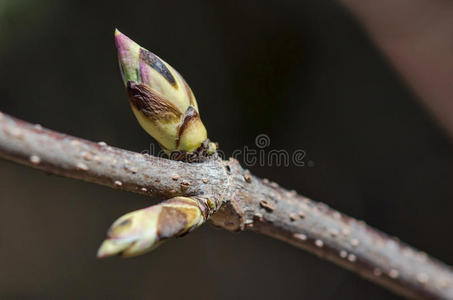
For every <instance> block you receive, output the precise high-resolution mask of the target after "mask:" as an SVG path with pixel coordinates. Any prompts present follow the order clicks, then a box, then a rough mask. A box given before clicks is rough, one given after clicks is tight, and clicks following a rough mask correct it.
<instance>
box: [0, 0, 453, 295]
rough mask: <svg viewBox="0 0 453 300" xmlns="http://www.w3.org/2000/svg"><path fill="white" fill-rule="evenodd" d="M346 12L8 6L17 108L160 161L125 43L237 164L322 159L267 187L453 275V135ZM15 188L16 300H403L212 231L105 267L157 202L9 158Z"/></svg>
mask: <svg viewBox="0 0 453 300" xmlns="http://www.w3.org/2000/svg"><path fill="white" fill-rule="evenodd" d="M346 2H348V1H346ZM349 2H353V1H349ZM368 2H369V1H368ZM418 2H420V1H418ZM347 5H348V6H346V5H345V6H343V5H342V4H341V3H338V2H335V1H327V0H323V1H320V0H311V1H308V0H307V1H289V0H288V1H249V0H245V1H207V0H206V1H153V0H148V1H96V0H92V1H79V0H66V1H57V0H39V1H37V0H35V1H33V0H1V1H0V110H1V111H3V112H5V113H8V114H11V115H14V116H16V117H19V118H22V119H25V120H27V121H30V122H34V123H40V124H42V125H43V126H45V127H48V128H51V129H54V130H58V131H62V132H65V133H68V134H72V135H75V136H79V137H83V138H86V139H89V140H94V141H101V140H102V141H105V142H107V143H108V144H110V145H114V146H118V147H123V148H126V149H130V150H135V151H143V150H146V149H148V148H149V147H150V146H149V145H150V143H153V141H152V140H151V138H150V137H149V136H148V135H147V134H146V133H145V132H144V131H143V130H142V129H141V128H140V127H139V125H138V123H137V122H136V121H135V118H134V116H133V114H132V112H131V111H130V108H129V105H128V103H127V98H126V94H125V91H124V89H123V85H122V82H121V79H120V74H119V71H118V65H117V58H116V51H115V48H114V42H113V30H114V28H115V27H118V28H119V29H120V30H121V31H122V32H123V33H125V34H127V35H129V36H130V37H131V38H133V39H134V40H136V41H137V42H138V43H140V44H141V45H143V46H144V47H146V48H148V49H149V50H151V51H153V52H154V53H156V54H158V55H159V56H161V57H162V58H163V59H165V60H166V61H167V62H169V63H170V64H171V65H172V66H173V67H175V68H176V69H177V70H178V71H179V72H180V73H181V74H183V76H184V77H185V79H186V80H187V82H189V84H190V85H191V87H192V89H193V90H194V92H195V94H196V97H197V99H198V103H199V105H200V108H201V115H202V119H203V122H204V123H205V125H206V127H207V128H208V131H209V136H210V138H211V139H212V140H215V141H218V142H220V145H221V148H222V149H223V150H224V151H225V152H226V153H227V154H228V153H232V151H233V150H234V149H237V148H242V147H243V146H244V145H248V146H249V147H252V148H256V146H255V145H254V140H255V137H256V136H257V135H258V134H267V135H268V136H269V137H270V138H271V146H270V147H269V149H286V150H288V151H294V150H296V149H303V150H305V151H306V161H307V162H309V161H310V164H309V165H310V167H309V166H308V164H306V166H304V167H295V166H291V167H278V166H252V167H250V170H251V171H252V172H253V173H255V174H257V175H259V176H262V177H267V178H269V179H271V180H274V181H277V182H279V183H281V184H282V185H283V186H285V187H287V188H290V189H296V190H297V191H298V192H300V193H302V194H304V195H306V196H309V197H311V198H313V199H315V200H317V201H323V202H326V203H327V204H329V205H330V206H332V207H334V208H336V209H339V210H341V211H343V212H345V213H347V214H350V215H352V216H354V217H356V218H359V219H363V220H365V221H367V223H369V224H371V225H372V226H375V227H377V228H379V229H381V230H383V231H385V232H388V233H389V234H392V235H396V236H398V237H399V238H401V239H402V240H403V241H406V242H408V243H410V244H412V245H414V246H416V247H418V248H421V249H423V250H424V251H426V252H428V253H430V254H432V255H433V256H435V257H437V258H440V259H442V260H444V261H445V262H447V263H449V264H453V244H452V242H451V239H450V237H451V228H452V227H453V218H452V217H451V214H452V209H453V201H452V200H453V188H452V179H453V168H452V166H453V151H452V150H453V145H452V142H451V139H450V138H449V135H448V133H447V130H445V129H444V127H442V125H440V124H444V123H445V122H444V123H442V120H441V121H440V122H439V121H438V120H437V119H436V117H435V116H436V115H435V114H431V113H429V112H428V110H427V109H425V107H426V106H427V105H426V103H429V99H426V97H425V98H423V97H421V96H420V95H419V94H417V92H416V89H412V88H411V85H410V84H407V83H406V82H407V81H406V80H404V79H403V78H404V76H401V74H400V73H398V72H397V71H395V70H396V69H395V68H394V66H393V65H392V64H391V63H390V61H391V60H389V59H387V56H386V55H385V53H384V52H381V50H379V49H385V47H384V48H382V47H379V46H378V44H377V43H376V42H375V41H376V40H378V42H379V39H376V40H375V39H373V38H372V36H371V35H369V34H368V33H367V32H368V31H367V30H366V28H367V27H364V26H362V25H361V24H362V23H361V22H360V21H358V20H359V19H358V18H357V16H356V15H355V14H354V13H352V12H351V10H350V9H349V7H350V6H349V5H350V3H348V4H347ZM352 11H354V10H352ZM425 52H426V51H425ZM425 54H426V55H427V56H428V57H430V56H432V57H434V56H436V54H435V53H434V52H433V53H432V54H431V52H429V51H428V52H427V53H425ZM450 74H453V72H452V73H450ZM429 75H430V77H432V76H436V73H435V72H433V73H432V74H429ZM452 78H453V75H452ZM450 79H451V78H450ZM452 84H453V82H452ZM420 100H421V101H420ZM423 103H425V104H423ZM428 106H429V105H428ZM0 179H1V180H0V268H1V271H0V299H299V298H304V299H398V297H396V296H394V295H392V294H390V293H388V292H387V291H385V290H383V289H381V288H380V287H377V286H375V285H373V284H371V283H369V282H367V281H365V280H363V279H361V278H360V277H358V276H356V275H354V274H351V273H349V272H347V271H345V270H343V269H340V268H339V267H337V266H335V265H333V264H330V263H328V262H325V261H322V260H320V259H318V258H316V257H314V256H312V255H310V254H308V253H305V252H304V251H301V250H298V249H296V248H294V247H292V246H289V245H287V244H284V243H282V242H280V241H277V240H273V239H271V238H268V237H265V236H260V235H257V234H254V233H250V232H244V233H240V234H237V233H236V234H235V233H229V232H226V231H222V230H216V229H213V228H211V227H209V226H203V227H202V228H200V229H199V230H197V231H195V232H193V233H192V234H190V235H188V236H186V237H185V238H183V239H178V240H173V241H170V242H168V243H166V244H164V245H163V246H161V247H160V248H158V249H157V250H156V251H154V252H152V253H150V254H147V255H144V256H141V257H137V258H134V259H127V260H125V259H119V258H113V259H106V260H97V259H96V258H95V254H96V251H97V248H98V246H99V245H100V243H101V241H102V240H103V238H104V237H105V233H106V230H107V229H108V227H109V226H110V224H111V223H112V222H113V221H114V220H115V219H116V218H117V217H119V216H121V215H123V214H125V213H127V212H129V211H132V210H136V209H139V208H143V207H146V206H149V205H151V204H152V203H153V201H152V200H151V201H150V199H146V198H145V197H143V196H139V195H134V194H130V193H125V192H120V191H114V190H111V189H108V188H105V187H101V186H97V185H93V184H88V183H83V182H78V181H75V180H70V179H65V178H60V177H56V176H48V175H46V174H44V173H42V172H39V171H35V170H32V169H29V168H26V167H22V166H19V165H16V164H13V163H11V162H7V161H4V160H2V161H0Z"/></svg>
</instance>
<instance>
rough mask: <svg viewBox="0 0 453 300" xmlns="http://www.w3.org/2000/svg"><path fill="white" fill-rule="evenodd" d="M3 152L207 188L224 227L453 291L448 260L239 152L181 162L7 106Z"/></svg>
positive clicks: (105, 181) (119, 181)
mask: <svg viewBox="0 0 453 300" xmlns="http://www.w3.org/2000/svg"><path fill="white" fill-rule="evenodd" d="M0 157H3V158H5V159H8V160H12V161H15V162H17V163H20V164H24V165H27V166H31V167H33V168H37V169H40V170H43V171H45V172H48V173H52V174H57V175H62V176H66V177H71V178H76V179H81V180H84V181H87V182H93V183H97V184H101V185H105V186H109V187H112V188H116V189H122V190H126V191H130V192H134V193H140V194H145V195H149V196H152V197H154V198H158V199H168V198H171V197H175V196H188V197H190V196H203V195H204V196H207V197H210V198H212V199H213V200H214V201H216V202H217V204H218V205H217V206H218V207H219V206H220V209H219V210H218V211H217V212H216V213H215V214H214V215H213V216H212V217H211V219H210V223H211V224H213V225H215V226H217V227H222V228H224V229H227V230H230V231H241V230H253V231H255V232H258V233H263V234H266V235H269V236H272V237H274V238H277V239H280V240H282V241H285V242H287V243H290V244H292V245H294V246H296V247H299V248H302V249H305V250H307V251H309V252H311V253H314V254H316V255H318V256H319V257H321V258H324V259H327V260H329V261H332V262H334V263H336V264H338V265H340V266H342V267H344V268H346V269H349V270H351V271H353V272H355V273H357V274H359V275H361V276H362V277H364V278H367V279H368V280H370V281H372V282H374V283H376V284H379V285H381V286H383V287H385V288H387V289H389V290H391V291H393V292H395V293H397V294H400V295H402V296H406V297H408V298H413V299H453V271H452V269H451V268H450V267H449V266H447V265H445V264H444V263H442V262H440V261H438V260H436V259H434V258H431V257H429V256H428V255H427V254H426V253H423V252H420V251H418V250H416V249H414V248H412V247H410V246H408V245H406V244H404V243H402V242H400V241H399V240H398V239H397V238H394V237H390V236H388V235H386V234H384V233H382V232H379V231H378V230H376V229H373V228H371V227H370V226H368V225H366V224H365V222H363V221H358V220H355V219H353V218H351V217H348V216H346V215H344V214H342V213H340V212H338V211H335V210H334V209H332V208H329V207H328V206H327V205H325V204H323V203H320V202H315V201H312V200H310V199H308V198H306V197H303V196H301V195H298V194H297V193H296V192H294V191H288V190H285V189H284V188H282V187H280V186H279V185H278V184H276V183H274V182H269V181H268V180H266V179H263V180H262V179H259V178H257V177H254V176H253V175H251V174H250V173H249V172H248V171H247V170H244V169H243V168H242V167H241V166H240V165H239V163H238V162H237V161H236V160H233V159H230V160H228V161H222V160H220V159H218V158H214V159H212V160H209V161H206V162H204V163H197V164H189V163H183V162H177V161H172V160H168V159H162V158H157V157H153V156H148V155H143V154H140V153H134V152H130V151H127V150H122V149H118V148H115V147H111V146H108V145H106V144H105V143H102V142H100V143H94V142H90V141H86V140H83V139H79V138H75V137H72V136H68V135H65V134H61V133H57V132H55V131H52V130H48V129H44V128H42V127H41V126H39V125H33V124H30V123H27V122H24V121H21V120H18V119H15V118H13V117H10V116H8V115H5V114H2V113H0Z"/></svg>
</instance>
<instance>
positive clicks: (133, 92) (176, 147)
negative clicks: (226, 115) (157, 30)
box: [115, 30, 213, 153]
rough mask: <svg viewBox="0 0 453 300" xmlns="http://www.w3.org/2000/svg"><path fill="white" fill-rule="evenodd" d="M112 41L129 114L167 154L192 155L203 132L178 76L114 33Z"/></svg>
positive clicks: (192, 101) (204, 137)
mask: <svg viewBox="0 0 453 300" xmlns="http://www.w3.org/2000/svg"><path fill="white" fill-rule="evenodd" d="M115 42H116V46H117V48H118V59H119V64H120V68H121V75H122V78H123V81H124V84H125V86H126V89H127V92H128V95H129V101H130V104H131V107H132V111H133V112H134V115H135V117H136V118H137V120H138V122H139V123H140V125H141V126H142V127H143V129H145V130H146V132H148V133H149V134H150V135H151V136H152V137H154V138H155V139H156V140H157V141H158V142H159V144H160V145H161V146H162V148H164V150H166V151H167V153H170V152H172V151H182V152H188V153H192V152H193V151H195V150H196V149H197V148H199V147H200V146H201V145H202V143H203V142H204V141H206V140H207V132H206V129H205V127H204V125H203V123H202V122H201V119H200V115H199V113H198V105H197V101H196V100H195V96H194V95H193V92H192V90H191V89H190V87H189V86H188V85H187V83H186V82H185V81H184V79H183V78H182V76H181V75H180V74H179V73H178V72H177V71H176V70H175V69H173V68H172V67H171V66H170V65H169V64H167V63H166V62H165V61H163V60H162V59H160V58H159V57H158V56H156V55H154V54H153V53H151V52H149V51H148V50H146V49H144V48H142V47H140V46H139V45H138V44H137V43H135V42H134V41H132V40H131V39H130V38H128V37H127V36H125V35H124V34H122V33H121V32H119V31H118V30H116V31H115ZM209 148H210V149H211V150H212V149H213V147H212V145H210V146H209Z"/></svg>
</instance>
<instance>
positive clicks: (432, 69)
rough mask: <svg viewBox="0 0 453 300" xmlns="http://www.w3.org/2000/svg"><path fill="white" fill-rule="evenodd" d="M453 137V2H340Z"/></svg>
mask: <svg viewBox="0 0 453 300" xmlns="http://www.w3.org/2000/svg"><path fill="white" fill-rule="evenodd" d="M341 2H343V3H344V4H345V5H346V6H347V7H348V8H349V9H350V10H351V11H352V12H353V13H354V14H355V15H356V16H357V18H358V20H359V21H360V22H361V23H363V25H364V27H365V28H366V29H367V31H368V32H369V33H370V36H371V38H372V39H373V40H374V41H375V42H376V44H377V46H378V47H379V48H380V49H381V50H382V51H383V52H384V53H385V54H386V55H387V57H388V59H389V60H390V62H391V63H392V65H393V66H394V67H395V68H396V70H398V71H399V73H400V74H401V76H402V77H403V79H404V80H406V81H407V83H408V85H409V86H410V87H411V88H412V89H413V91H414V92H415V93H416V94H417V96H418V97H419V98H420V100H421V102H423V104H424V105H425V106H426V107H427V108H428V109H429V110H430V111H431V113H432V114H433V115H434V116H435V117H436V118H437V120H438V122H439V123H440V124H441V125H442V126H443V127H444V128H445V129H446V130H447V132H448V133H449V135H450V137H453V101H452V100H451V99H453V84H452V78H453V74H452V70H453V51H451V50H452V49H453V2H452V1H443V0H430V1H425V0H411V1H394V0H381V1H374V0H341Z"/></svg>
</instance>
